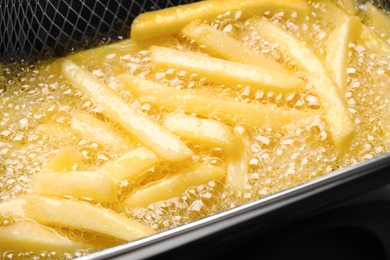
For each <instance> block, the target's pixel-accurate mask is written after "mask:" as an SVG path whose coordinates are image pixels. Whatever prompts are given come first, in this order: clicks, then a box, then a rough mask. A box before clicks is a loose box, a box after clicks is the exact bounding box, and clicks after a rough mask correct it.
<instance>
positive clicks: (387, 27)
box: [365, 1, 390, 37]
mask: <svg viewBox="0 0 390 260" xmlns="http://www.w3.org/2000/svg"><path fill="white" fill-rule="evenodd" d="M365 4H366V17H365V18H366V19H365V22H366V24H368V25H370V26H372V27H374V28H375V30H376V31H378V32H380V33H383V35H384V36H385V37H390V16H389V15H388V14H386V13H385V12H384V11H382V10H380V9H379V8H377V7H375V6H374V5H373V4H372V3H370V2H369V1H366V2H365Z"/></svg>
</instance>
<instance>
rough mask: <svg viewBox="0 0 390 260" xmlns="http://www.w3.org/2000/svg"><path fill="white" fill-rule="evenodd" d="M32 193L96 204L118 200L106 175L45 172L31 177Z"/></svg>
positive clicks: (113, 187) (116, 192)
mask: <svg viewBox="0 0 390 260" xmlns="http://www.w3.org/2000/svg"><path fill="white" fill-rule="evenodd" d="M31 185H32V190H33V192H34V193H37V194H42V195H49V196H59V197H65V196H72V197H74V198H86V199H92V200H94V201H97V202H113V201H116V200H117V199H118V190H117V187H116V186H115V184H114V182H113V181H112V180H111V179H110V178H109V177H108V176H106V175H104V174H100V173H95V172H76V171H71V172H65V173H61V172H45V173H36V174H34V175H33V176H32V177H31Z"/></svg>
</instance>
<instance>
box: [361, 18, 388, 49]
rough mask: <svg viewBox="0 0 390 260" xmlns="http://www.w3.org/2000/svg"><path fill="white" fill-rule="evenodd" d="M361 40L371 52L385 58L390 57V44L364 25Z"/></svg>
mask: <svg viewBox="0 0 390 260" xmlns="http://www.w3.org/2000/svg"><path fill="white" fill-rule="evenodd" d="M360 40H361V41H362V43H363V45H364V46H365V47H367V48H368V49H370V50H371V51H373V52H376V53H378V54H380V55H383V56H390V44H388V43H387V42H386V41H385V40H384V39H383V38H381V37H379V36H378V35H377V34H376V33H375V32H374V31H373V30H371V29H370V28H369V27H368V26H366V25H364V24H362V32H361V34H360Z"/></svg>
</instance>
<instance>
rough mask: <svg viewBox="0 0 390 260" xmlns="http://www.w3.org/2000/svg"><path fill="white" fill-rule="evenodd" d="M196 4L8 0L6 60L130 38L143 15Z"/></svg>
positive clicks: (1, 20)
mask: <svg viewBox="0 0 390 260" xmlns="http://www.w3.org/2000/svg"><path fill="white" fill-rule="evenodd" d="M191 2H194V0H148V1H144V0H2V1H0V60H5V61H10V60H28V61H30V60H37V59H44V58H51V57H53V56H59V55H64V54H66V53H69V52H71V51H74V50H79V49H84V48H90V47H94V46H96V45H98V44H101V43H102V42H103V43H104V42H106V41H108V40H120V39H123V38H126V37H127V36H128V35H129V31H130V24H131V22H132V21H133V19H134V18H135V17H136V16H137V15H138V14H140V13H141V12H145V11H150V10H156V9H161V8H166V7H170V6H175V5H179V4H186V3H191Z"/></svg>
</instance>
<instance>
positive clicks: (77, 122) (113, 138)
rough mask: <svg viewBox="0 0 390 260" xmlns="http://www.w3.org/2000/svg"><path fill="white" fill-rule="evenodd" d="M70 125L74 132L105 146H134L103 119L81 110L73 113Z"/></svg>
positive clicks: (123, 147)
mask: <svg viewBox="0 0 390 260" xmlns="http://www.w3.org/2000/svg"><path fill="white" fill-rule="evenodd" d="M70 127H71V130H72V131H73V133H75V134H78V135H81V136H84V137H86V138H88V139H90V140H93V141H95V142H98V143H100V144H102V145H105V146H111V147H119V148H122V149H125V150H129V149H132V148H133V147H134V146H133V145H132V144H131V143H130V142H128V141H127V140H126V138H124V137H123V136H121V134H120V133H118V132H117V131H115V130H114V129H112V128H110V127H109V126H108V125H107V124H106V123H104V122H103V121H101V120H99V119H97V118H95V117H93V116H91V115H89V114H87V113H83V112H80V111H76V112H74V113H73V115H72V120H71V122H70Z"/></svg>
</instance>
